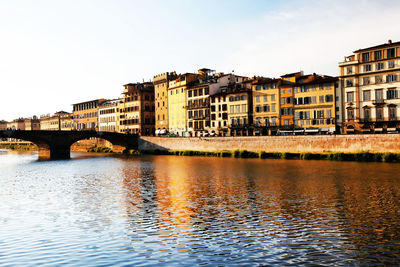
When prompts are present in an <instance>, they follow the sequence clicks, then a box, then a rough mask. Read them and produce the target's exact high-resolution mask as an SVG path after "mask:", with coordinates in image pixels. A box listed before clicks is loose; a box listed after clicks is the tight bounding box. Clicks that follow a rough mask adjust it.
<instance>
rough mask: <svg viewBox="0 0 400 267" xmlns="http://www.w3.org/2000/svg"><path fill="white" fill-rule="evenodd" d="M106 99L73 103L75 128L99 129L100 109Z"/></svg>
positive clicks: (83, 129)
mask: <svg viewBox="0 0 400 267" xmlns="http://www.w3.org/2000/svg"><path fill="white" fill-rule="evenodd" d="M105 101H106V100H105V99H103V98H102V99H96V100H90V101H86V102H81V103H77V104H73V120H74V122H73V124H74V125H73V128H74V130H78V131H89V130H93V131H98V129H99V127H98V109H99V105H100V104H101V103H103V102H105Z"/></svg>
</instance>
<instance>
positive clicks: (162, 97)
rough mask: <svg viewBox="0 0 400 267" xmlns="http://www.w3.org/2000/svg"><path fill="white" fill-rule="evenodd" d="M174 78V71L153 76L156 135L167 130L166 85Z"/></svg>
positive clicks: (162, 133)
mask: <svg viewBox="0 0 400 267" xmlns="http://www.w3.org/2000/svg"><path fill="white" fill-rule="evenodd" d="M175 79H176V73H175V72H166V73H162V74H158V75H155V76H154V77H153V84H154V94H155V109H156V110H155V118H156V132H155V133H156V135H164V134H166V133H167V132H168V131H169V125H168V86H169V82H170V81H171V80H175Z"/></svg>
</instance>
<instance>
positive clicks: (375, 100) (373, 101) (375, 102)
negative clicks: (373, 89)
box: [372, 99, 385, 105]
mask: <svg viewBox="0 0 400 267" xmlns="http://www.w3.org/2000/svg"><path fill="white" fill-rule="evenodd" d="M372 104H374V105H383V104H385V100H384V99H374V100H372Z"/></svg>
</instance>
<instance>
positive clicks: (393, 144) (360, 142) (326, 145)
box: [139, 134, 400, 153]
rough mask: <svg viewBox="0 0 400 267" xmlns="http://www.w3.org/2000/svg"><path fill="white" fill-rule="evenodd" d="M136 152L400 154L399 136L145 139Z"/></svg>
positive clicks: (140, 142)
mask: <svg viewBox="0 0 400 267" xmlns="http://www.w3.org/2000/svg"><path fill="white" fill-rule="evenodd" d="M139 149H140V150H154V149H160V150H197V151H220V150H248V151H254V152H258V151H266V152H314V153H324V152H349V153H354V152H361V151H369V152H376V153H378V152H379V153H386V152H397V153H398V152H400V134H382V135H323V136H249V137H190V138H184V137H147V136H142V137H140V139H139Z"/></svg>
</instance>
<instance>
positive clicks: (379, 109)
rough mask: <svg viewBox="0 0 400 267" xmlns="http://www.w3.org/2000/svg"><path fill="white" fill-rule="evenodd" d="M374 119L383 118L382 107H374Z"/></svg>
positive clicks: (379, 119)
mask: <svg viewBox="0 0 400 267" xmlns="http://www.w3.org/2000/svg"><path fill="white" fill-rule="evenodd" d="M376 120H377V121H381V120H383V108H376Z"/></svg>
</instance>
